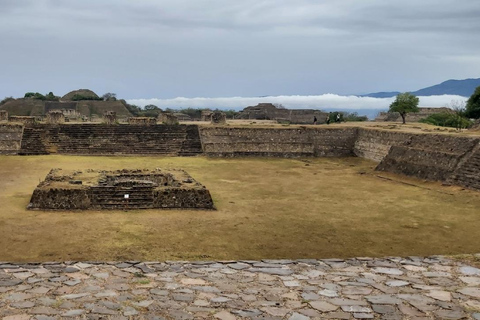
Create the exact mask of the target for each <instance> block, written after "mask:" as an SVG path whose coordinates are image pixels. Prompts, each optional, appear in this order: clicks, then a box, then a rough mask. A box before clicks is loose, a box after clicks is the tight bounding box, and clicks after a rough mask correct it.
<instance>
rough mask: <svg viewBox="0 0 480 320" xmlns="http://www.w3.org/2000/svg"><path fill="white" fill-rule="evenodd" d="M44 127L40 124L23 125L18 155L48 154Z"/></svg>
mask: <svg viewBox="0 0 480 320" xmlns="http://www.w3.org/2000/svg"><path fill="white" fill-rule="evenodd" d="M45 134H46V132H45V129H44V127H42V126H34V127H25V128H24V129H23V136H22V143H21V146H20V150H19V152H18V154H19V155H42V154H49V152H48V151H47V149H46V147H45Z"/></svg>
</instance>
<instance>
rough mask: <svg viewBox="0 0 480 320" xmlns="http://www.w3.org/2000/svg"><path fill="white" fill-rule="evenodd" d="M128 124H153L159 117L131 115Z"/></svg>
mask: <svg viewBox="0 0 480 320" xmlns="http://www.w3.org/2000/svg"><path fill="white" fill-rule="evenodd" d="M128 124H135V125H140V126H152V125H156V124H157V119H156V118H154V117H131V118H128Z"/></svg>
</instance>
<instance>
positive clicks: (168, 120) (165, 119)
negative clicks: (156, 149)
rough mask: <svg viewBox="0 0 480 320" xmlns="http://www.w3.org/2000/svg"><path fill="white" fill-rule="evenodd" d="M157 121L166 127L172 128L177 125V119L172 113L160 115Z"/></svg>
mask: <svg viewBox="0 0 480 320" xmlns="http://www.w3.org/2000/svg"><path fill="white" fill-rule="evenodd" d="M158 121H159V122H161V123H163V124H166V125H168V126H173V125H176V124H178V118H177V117H175V116H174V115H173V114H172V113H168V112H163V113H161V114H160V115H159V116H158Z"/></svg>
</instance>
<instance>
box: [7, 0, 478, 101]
mask: <svg viewBox="0 0 480 320" xmlns="http://www.w3.org/2000/svg"><path fill="white" fill-rule="evenodd" d="M479 35H480V1H479V0H402V1H399V0H388V1H386V0H362V1H360V0H325V1H321V0H241V1H239V0H188V1H187V0H156V1H155V0H135V1H131V0H75V1H74V0H0V44H1V45H0V61H1V62H0V63H1V71H0V99H1V98H3V97H5V96H14V97H19V96H23V94H24V93H25V92H27V91H39V92H41V93H47V92H49V91H53V92H54V93H55V94H57V95H63V94H65V93H67V92H68V91H71V90H73V89H79V88H89V89H92V90H94V91H95V92H97V93H98V94H103V93H105V92H115V93H117V95H118V97H120V98H126V99H150V98H159V99H174V98H176V97H186V98H195V97H211V98H217V97H256V96H265V95H276V96H288V95H320V94H325V93H333V94H339V95H345V94H360V93H367V92H376V91H414V90H417V89H420V88H423V87H427V86H430V85H434V84H437V83H440V82H442V81H444V80H447V79H465V78H479V77H480V41H479Z"/></svg>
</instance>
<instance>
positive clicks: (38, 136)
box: [19, 124, 202, 156]
mask: <svg viewBox="0 0 480 320" xmlns="http://www.w3.org/2000/svg"><path fill="white" fill-rule="evenodd" d="M25 129H26V131H25V134H24V139H23V141H22V148H21V150H20V152H19V153H20V154H23V155H35V154H46V153H60V154H92V155H112V154H158V155H177V156H178V155H179V156H192V155H197V154H200V153H201V152H202V147H201V142H200V136H199V133H198V128H197V126H191V125H176V126H164V125H151V126H143V125H115V126H109V125H102V124H63V125H57V126H50V125H37V126H33V127H30V128H25ZM27 129H28V130H27Z"/></svg>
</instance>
